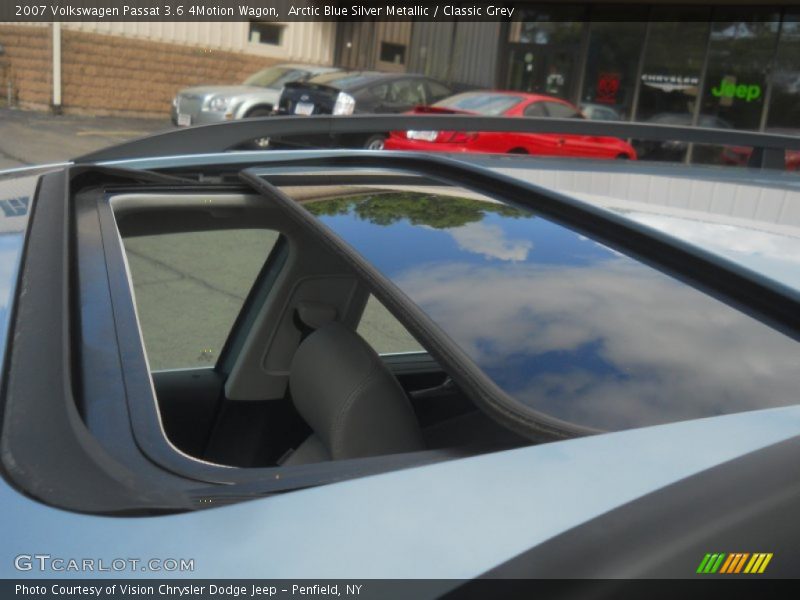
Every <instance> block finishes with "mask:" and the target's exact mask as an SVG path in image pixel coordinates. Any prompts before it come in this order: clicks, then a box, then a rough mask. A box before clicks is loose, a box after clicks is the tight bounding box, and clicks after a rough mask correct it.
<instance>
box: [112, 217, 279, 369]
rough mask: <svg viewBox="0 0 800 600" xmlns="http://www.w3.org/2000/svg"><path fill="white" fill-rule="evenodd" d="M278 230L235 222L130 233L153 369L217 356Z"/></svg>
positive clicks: (196, 364)
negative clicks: (207, 228)
mask: <svg viewBox="0 0 800 600" xmlns="http://www.w3.org/2000/svg"><path fill="white" fill-rule="evenodd" d="M278 237H279V234H278V233H277V232H275V231H272V230H268V229H232V230H219V231H194V232H181V233H165V234H158V235H147V236H137V237H128V238H126V239H125V240H124V244H125V250H126V254H127V256H128V264H129V266H130V271H131V278H132V282H133V291H134V294H135V300H136V307H137V312H138V315H139V323H140V326H141V328H142V334H143V336H144V345H145V349H146V351H147V356H148V360H149V363H150V369H151V371H160V370H169V369H186V368H201V367H210V366H213V365H214V364H215V363H216V361H217V359H218V358H219V354H220V351H221V350H222V347H223V345H224V344H225V341H226V339H227V337H228V334H229V333H230V331H231V327H232V326H233V324H234V322H235V320H236V317H237V315H238V314H239V311H240V310H241V308H242V305H243V304H244V302H245V300H246V298H247V295H248V293H249V292H250V289H251V288H252V286H253V283H254V281H255V279H256V277H257V276H258V273H259V271H260V269H261V267H262V266H263V264H264V262H265V260H266V258H267V256H268V255H269V253H270V251H271V249H272V248H273V247H274V245H275V243H276V242H277V240H278Z"/></svg>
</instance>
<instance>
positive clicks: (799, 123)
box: [766, 12, 800, 135]
mask: <svg viewBox="0 0 800 600" xmlns="http://www.w3.org/2000/svg"><path fill="white" fill-rule="evenodd" d="M766 129H767V131H778V132H781V133H789V134H792V135H798V134H800V12H795V13H787V14H786V16H785V17H784V19H783V25H782V27H781V37H780V41H779V42H778V54H777V56H776V57H775V66H774V68H773V71H772V97H771V101H770V105H769V116H768V118H767V126H766Z"/></svg>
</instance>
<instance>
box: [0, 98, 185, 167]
mask: <svg viewBox="0 0 800 600" xmlns="http://www.w3.org/2000/svg"><path fill="white" fill-rule="evenodd" d="M168 129H173V125H172V123H171V122H170V121H169V117H168V116H166V115H165V117H164V119H163V120H162V119H133V118H125V117H91V116H79V115H53V114H50V113H45V112H35V111H24V110H16V109H9V108H0V170H3V169H12V168H14V167H22V166H25V165H34V164H47V163H55V162H62V161H66V160H69V159H70V158H74V157H76V156H81V155H82V154H86V153H87V152H92V151H94V150H99V149H100V148H103V147H106V146H111V145H113V144H118V143H120V142H124V141H126V140H130V139H135V138H139V137H143V136H146V135H149V134H152V133H157V132H160V131H164V130H168Z"/></svg>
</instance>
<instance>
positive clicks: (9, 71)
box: [0, 25, 52, 109]
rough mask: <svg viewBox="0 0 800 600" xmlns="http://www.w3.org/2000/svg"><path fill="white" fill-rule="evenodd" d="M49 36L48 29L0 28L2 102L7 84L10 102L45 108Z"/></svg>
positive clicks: (48, 84)
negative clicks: (9, 88)
mask: <svg viewBox="0 0 800 600" xmlns="http://www.w3.org/2000/svg"><path fill="white" fill-rule="evenodd" d="M50 41H51V33H50V28H49V27H20V26H13V25H0V45H2V46H3V48H4V49H5V53H4V54H3V55H2V56H0V86H1V87H0V97H2V98H3V101H5V98H6V95H7V89H8V87H7V86H8V81H9V80H10V81H11V83H12V89H13V100H12V101H13V102H15V103H19V104H20V105H21V106H23V107H29V108H39V109H43V108H47V107H48V106H49V105H50V99H51V97H52V88H51V78H52V70H51V63H50V57H51V50H50Z"/></svg>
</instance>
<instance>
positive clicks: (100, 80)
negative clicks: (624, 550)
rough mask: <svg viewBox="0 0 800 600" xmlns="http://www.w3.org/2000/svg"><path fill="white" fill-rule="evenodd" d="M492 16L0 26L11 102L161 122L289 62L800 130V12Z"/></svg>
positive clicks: (528, 6)
mask: <svg viewBox="0 0 800 600" xmlns="http://www.w3.org/2000/svg"><path fill="white" fill-rule="evenodd" d="M779 2H780V0H779ZM495 4H503V5H505V6H508V7H509V8H513V9H514V11H513V18H512V20H510V21H494V22H488V21H472V20H468V19H462V20H456V21H449V22H448V21H437V22H429V21H423V20H410V21H384V22H375V21H347V20H340V21H328V22H313V23H312V22H304V23H302V22H294V23H275V22H271V23H267V22H259V21H251V22H236V23H232V22H228V23H209V22H194V23H147V22H138V23H136V22H134V23H63V24H59V25H53V24H30V25H19V24H17V25H10V24H3V23H0V45H2V46H3V48H4V53H3V54H2V55H0V84H1V85H2V90H1V91H0V92H1V93H0V95H2V96H3V97H6V96H8V97H10V98H11V99H12V101H13V102H16V103H17V104H18V105H21V106H23V107H25V106H27V107H32V108H46V107H47V106H50V105H53V104H58V105H59V106H60V107H63V109H64V110H66V111H75V112H80V111H94V112H97V111H104V112H110V113H112V114H141V115H152V116H163V115H164V114H167V113H168V112H169V102H170V101H171V99H172V96H173V95H174V93H175V92H176V91H177V89H179V88H180V87H185V86H187V85H193V84H199V83H231V82H235V81H240V80H241V79H243V78H244V77H245V76H246V75H247V74H249V73H250V72H252V71H255V70H257V69H258V68H263V67H265V66H269V65H271V64H276V63H279V62H286V61H292V62H309V63H315V64H323V65H335V66H341V67H345V68H355V69H378V70H383V71H397V72H415V73H423V74H426V75H429V76H432V77H434V78H437V79H440V80H442V81H444V82H448V83H450V84H452V85H453V86H454V87H456V88H458V89H460V88H464V89H466V88H476V87H478V88H500V89H510V90H520V91H526V92H536V93H542V94H548V95H554V96H559V97H562V98H565V99H567V100H570V101H572V102H573V103H575V104H581V105H584V106H585V107H586V109H587V111H591V112H592V114H593V116H596V117H598V118H608V119H620V120H635V121H650V120H651V121H653V122H663V123H673V124H695V125H701V126H711V127H732V128H737V129H749V130H764V131H775V130H780V131H791V130H794V131H795V132H796V131H798V130H800V8H798V7H796V6H794V7H793V6H791V5H790V4H786V6H777V7H775V6H773V7H764V6H760V5H754V6H744V5H742V6H736V2H735V0H729V2H727V3H725V4H722V3H721V2H716V1H715V0H711V1H710V2H709V3H707V4H705V5H703V6H698V5H697V3H688V2H687V3H684V4H682V5H681V4H677V5H676V4H674V3H670V4H667V3H663V2H653V3H649V4H644V3H628V4H625V5H619V4H618V5H614V6H611V5H607V4H603V3H599V2H589V1H588V0H587V2H585V3H582V4H565V3H564V2H508V3H495ZM56 29H58V30H59V31H58V32H56ZM56 33H58V35H56ZM56 53H58V60H57V62H58V68H59V72H58V73H56V72H55V68H56ZM56 88H58V89H56ZM56 100H57V102H56Z"/></svg>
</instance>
